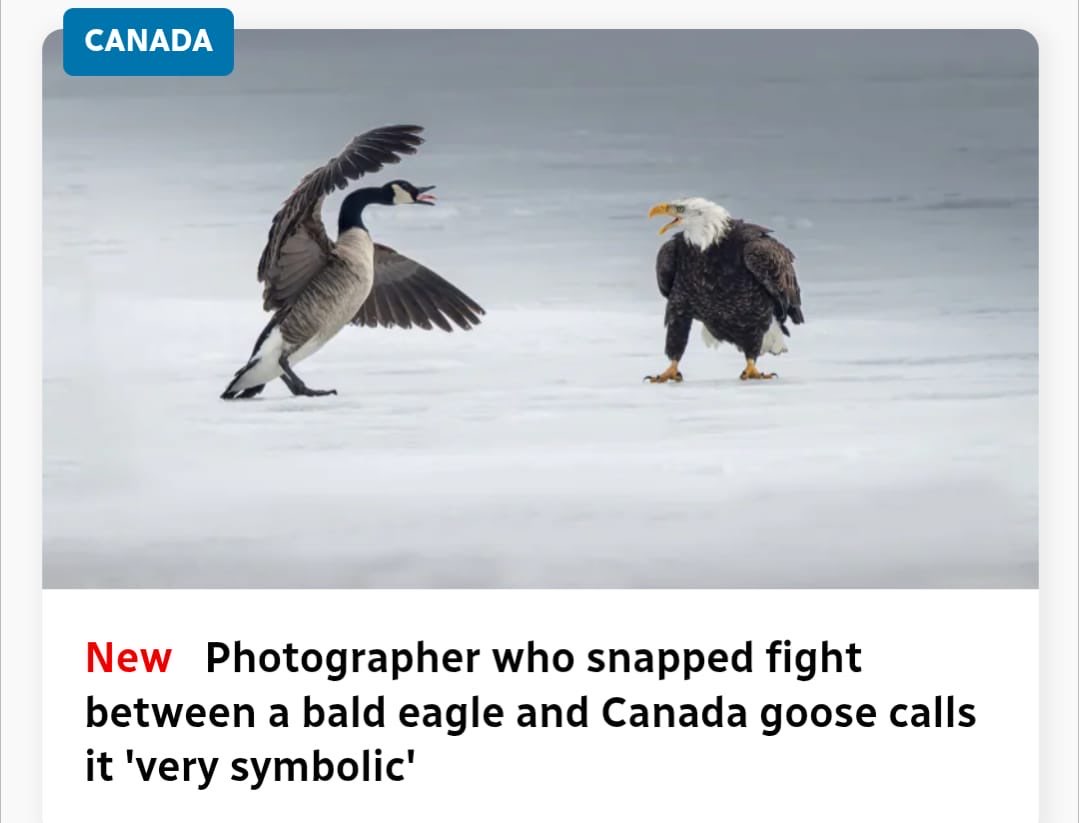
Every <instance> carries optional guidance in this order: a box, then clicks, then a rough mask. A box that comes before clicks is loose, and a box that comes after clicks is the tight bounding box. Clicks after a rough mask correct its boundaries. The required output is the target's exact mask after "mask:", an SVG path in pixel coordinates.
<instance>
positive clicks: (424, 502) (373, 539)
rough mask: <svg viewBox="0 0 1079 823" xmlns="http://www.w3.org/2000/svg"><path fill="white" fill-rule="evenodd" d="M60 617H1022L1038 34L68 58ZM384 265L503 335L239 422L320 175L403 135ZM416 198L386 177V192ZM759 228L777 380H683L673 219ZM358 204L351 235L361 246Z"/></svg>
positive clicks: (521, 39)
mask: <svg viewBox="0 0 1079 823" xmlns="http://www.w3.org/2000/svg"><path fill="white" fill-rule="evenodd" d="M43 54H44V72H45V75H44V79H45V106H44V155H45V169H44V172H45V242H44V246H45V248H44V259H45V276H44V283H45V300H44V303H45V335H46V339H45V388H44V391H45V478H44V480H45V582H46V585H49V586H101V585H120V586H150V585H156V586H185V585H186V586H419V585H425V586H426V585H429V586H442V585H449V586H454V585H472V586H575V585H592V586H661V585H671V586H681V585H697V586H1032V585H1036V582H1037V528H1036V524H1037V464H1036V456H1035V455H1036V448H1037V429H1036V421H1037V395H1036V387H1037V50H1036V45H1035V43H1034V40H1033V39H1032V38H1031V37H1030V36H1029V35H1027V34H1025V33H1022V32H1017V31H1010V32H1009V31H1003V32H993V31H978V32H962V31H951V32H943V31H938V32H925V31H918V32H913V31H912V32H898V31H890V32H858V31H849V32H794V31H786V32H782V31H779V32H747V31H702V32H629V31H627V32H542V31H541V32H433V31H426V32H425V31H420V32H393V31H370V32H361V31H351V32H330V31H293V32H277V31H273V32H271V31H241V32H237V39H236V70H235V72H234V73H233V74H232V75H231V76H230V77H227V78H130V79H129V78H71V77H67V76H66V75H64V74H63V71H62V68H61V59H60V54H61V42H60V35H59V34H55V35H53V36H52V37H50V38H49V40H47V41H46V44H45V47H44V52H43ZM393 122H415V123H419V124H422V125H424V126H426V127H427V129H428V132H427V137H428V143H427V145H426V146H424V147H423V149H422V150H421V153H420V154H419V155H417V156H416V157H414V158H409V159H408V160H406V161H405V162H404V163H402V164H401V165H400V166H399V167H397V168H395V169H392V170H391V174H392V176H401V177H405V178H408V179H410V180H412V181H414V182H415V183H417V184H431V183H434V184H437V186H438V189H437V193H438V194H439V195H440V197H441V200H440V205H439V206H438V207H437V208H435V209H403V208H401V209H387V210H383V211H380V212H378V213H377V214H376V213H372V215H371V218H370V220H369V223H370V225H371V228H372V231H373V233H374V234H375V236H376V237H377V238H378V239H380V240H382V241H384V242H388V243H389V244H391V245H394V246H396V247H398V248H400V249H401V250H402V251H404V252H405V253H407V254H409V255H411V256H414V257H416V258H417V259H420V260H422V261H423V262H425V263H428V264H430V265H432V267H434V268H435V269H436V270H438V271H440V272H441V273H442V274H444V275H445V276H447V277H449V278H450V279H451V280H453V281H454V282H456V283H457V284H458V285H460V286H461V287H462V288H464V289H465V290H466V291H468V292H469V293H470V294H472V295H473V296H475V297H476V298H477V299H479V300H480V302H482V303H483V304H484V305H485V306H486V307H487V308H488V310H489V315H488V317H487V319H486V322H485V323H484V325H483V326H481V327H480V328H479V329H477V330H475V331H473V332H470V333H468V334H467V335H464V334H455V335H450V336H444V335H436V334H433V333H432V334H425V333H422V332H403V331H394V332H389V331H386V332H370V331H356V330H346V331H345V332H343V333H342V335H341V337H340V338H339V339H338V340H335V341H334V343H333V344H331V345H330V346H328V347H327V348H326V349H325V350H324V351H323V352H321V353H320V354H319V355H318V357H316V358H314V359H312V360H311V361H309V362H308V363H305V364H304V365H303V368H302V369H301V374H303V375H304V376H305V378H306V379H307V380H308V382H310V383H311V384H312V385H317V386H323V385H326V386H335V387H337V388H338V389H339V390H340V392H341V395H340V397H338V398H334V399H332V400H331V401H329V402H311V401H297V400H293V399H292V398H289V397H287V396H286V393H285V392H284V390H282V389H280V388H279V387H271V389H269V390H268V391H267V393H266V395H265V396H264V398H263V399H262V400H261V401H260V402H258V403H250V404H246V405H243V406H238V405H225V404H223V403H220V402H219V401H217V399H216V397H217V395H218V394H219V393H220V391H221V388H223V386H224V383H225V382H227V378H228V377H229V376H230V375H231V373H232V371H233V370H235V368H237V367H238V366H239V365H240V364H241V363H242V361H243V359H244V356H245V355H246V354H247V353H248V351H249V348H250V344H251V341H252V340H253V338H254V336H255V335H256V334H257V332H258V330H259V328H260V327H261V324H262V323H263V322H264V320H263V317H262V315H261V313H260V311H259V289H258V285H257V284H256V283H255V275H254V271H255V263H256V261H257V258H258V254H259V252H260V251H261V247H262V243H263V241H264V239H265V234H266V230H267V227H268V225H269V219H270V217H271V216H272V214H273V212H274V211H275V210H276V207H277V206H278V204H279V203H280V201H281V200H282V199H283V198H284V197H285V196H286V195H287V194H288V192H289V191H291V189H292V187H293V186H294V185H295V183H296V182H297V181H298V180H299V178H300V177H301V176H302V175H303V174H304V173H305V172H307V171H308V170H310V169H311V168H313V167H314V166H316V165H318V164H319V163H321V162H323V161H324V160H325V159H327V158H328V157H330V156H331V155H332V154H334V153H335V152H336V151H337V150H338V149H339V148H340V147H341V146H342V145H343V144H344V143H345V142H346V141H347V140H348V139H349V138H351V136H352V135H354V134H356V133H358V132H360V131H363V130H366V129H368V128H371V127H373V126H375V125H381V124H387V123H393ZM385 179H390V178H389V176H387V175H382V176H380V177H379V178H377V179H376V182H378V181H381V180H385ZM691 194H697V195H703V196H707V197H710V198H712V199H714V200H718V201H720V202H722V203H724V204H725V205H727V207H728V208H729V209H730V210H731V211H732V212H734V213H735V214H736V215H739V216H744V217H746V218H749V219H752V220H755V221H757V222H761V223H764V224H766V225H770V226H772V227H773V228H775V229H776V231H777V232H778V234H779V236H780V237H781V239H783V240H784V241H785V242H787V243H788V244H789V245H790V246H791V247H792V248H793V249H794V250H795V252H796V254H797V256H798V266H799V277H800V279H801V281H802V288H803V292H804V295H805V302H806V313H807V318H808V322H807V324H806V325H805V326H804V327H801V328H799V329H797V330H796V331H795V335H794V338H793V340H792V345H791V352H790V354H787V355H784V356H783V358H781V359H779V360H773V361H770V362H769V363H768V364H767V365H768V366H769V368H774V369H775V370H776V371H779V372H780V375H781V379H780V381H778V382H777V383H775V384H774V385H769V386H753V387H747V386H744V385H741V384H739V382H738V381H737V379H736V377H737V374H738V371H739V370H740V369H741V365H742V364H741V361H740V359H739V357H738V355H737V352H735V351H734V350H733V349H723V350H721V351H720V352H718V353H717V352H712V351H706V350H705V349H704V348H703V346H701V345H700V343H699V340H698V339H697V338H696V336H695V337H694V340H693V342H692V344H691V347H690V350H689V352H688V354H687V358H686V361H685V363H684V366H685V369H684V370H685V372H686V374H687V383H685V384H684V385H682V386H680V387H677V388H673V389H672V388H670V387H642V386H641V385H640V384H639V380H640V377H641V375H643V374H644V373H646V372H654V371H656V370H657V369H658V368H660V367H662V366H663V365H664V360H663V356H662V355H663V352H662V349H663V329H662V302H661V300H660V298H659V296H658V294H657V293H656V290H655V283H654V275H653V269H652V265H653V260H654V256H655V251H656V249H657V247H658V244H659V240H658V238H657V237H656V230H657V228H658V224H657V223H655V222H653V223H649V222H648V221H647V220H646V219H645V214H646V213H647V210H648V207H649V206H650V205H651V204H652V203H655V202H657V201H659V200H664V199H670V198H674V197H679V196H687V195H691ZM338 202H339V197H337V198H334V199H332V200H331V202H329V203H328V205H327V210H326V221H327V224H328V225H330V226H331V227H332V226H333V222H334V221H333V216H334V214H335V209H336V205H337V203H338Z"/></svg>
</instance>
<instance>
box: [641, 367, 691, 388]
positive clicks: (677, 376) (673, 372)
mask: <svg viewBox="0 0 1079 823" xmlns="http://www.w3.org/2000/svg"><path fill="white" fill-rule="evenodd" d="M644 379H645V380H647V381H648V382H649V383H681V382H682V379H683V378H682V372H680V371H678V363H677V362H673V363H671V365H669V366H668V367H667V368H666V369H665V370H664V371H663V372H662V373H661V374H655V375H648V376H646V377H645V378H644Z"/></svg>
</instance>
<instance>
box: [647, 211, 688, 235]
mask: <svg viewBox="0 0 1079 823" xmlns="http://www.w3.org/2000/svg"><path fill="white" fill-rule="evenodd" d="M661 214H664V215H666V216H668V217H673V218H674V220H672V221H671V222H670V223H667V224H665V225H664V226H663V228H661V229H660V230H659V233H660V234H663V233H664V232H666V231H667V229H669V228H671V227H672V226H677V225H678V224H679V223H681V222H682V218H681V217H679V216H678V212H676V211H675V210H674V206H672V205H671V204H670V203H657V204H656V205H654V206H652V208H651V209H650V210H649V211H648V217H649V218H653V217H657V216H658V215H661Z"/></svg>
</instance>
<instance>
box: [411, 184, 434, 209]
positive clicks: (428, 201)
mask: <svg viewBox="0 0 1079 823" xmlns="http://www.w3.org/2000/svg"><path fill="white" fill-rule="evenodd" d="M433 188H434V186H417V187H416V202H417V203H423V204H424V205H425V206H433V205H434V204H435V196H434V195H433V194H426V193H425V192H429V191H430V190H431V189H433Z"/></svg>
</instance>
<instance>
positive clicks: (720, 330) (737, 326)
mask: <svg viewBox="0 0 1079 823" xmlns="http://www.w3.org/2000/svg"><path fill="white" fill-rule="evenodd" d="M661 214H662V215H667V216H669V217H673V218H674V219H673V220H671V222H669V223H667V224H666V225H665V226H663V228H661V229H660V230H659V233H660V234H663V233H664V232H666V231H667V230H668V229H671V228H674V227H676V226H677V227H678V228H680V229H681V230H682V231H681V232H680V233H678V234H677V235H675V236H674V237H673V238H671V239H670V240H668V241H667V242H666V243H664V244H663V246H662V247H661V248H660V250H659V255H658V257H657V258H656V279H657V280H658V282H659V291H660V294H662V295H663V296H664V297H665V298H667V313H666V318H665V322H666V326H667V357H668V358H670V361H671V362H670V365H669V366H668V367H667V369H666V370H665V371H663V372H661V373H660V374H657V375H653V376H649V377H646V378H645V379H646V380H648V381H649V382H650V383H666V382H668V381H674V382H681V381H682V373H681V372H680V371H679V370H678V363H679V361H680V360H681V359H682V355H683V354H684V353H685V351H686V344H687V343H688V342H689V331H690V327H691V326H692V325H693V321H694V320H699V321H701V323H702V324H703V325H704V340H705V343H707V344H708V345H710V346H718V345H719V343H720V342H723V341H726V342H728V343H733V344H734V345H735V346H737V347H738V349H739V350H740V351H741V352H742V354H744V355H745V358H746V367H745V369H744V370H743V371H742V374H741V379H742V380H767V379H769V378H772V377H775V374H769V373H766V372H762V371H760V370H759V369H758V368H757V358H758V357H760V355H761V354H762V353H763V352H767V353H769V354H782V353H783V352H785V351H787V344H786V342H785V341H784V340H783V338H784V337H789V336H790V331H789V330H788V329H787V325H786V321H787V320H788V318H789V319H790V320H791V322H793V323H802V322H803V321H804V319H805V318H804V317H803V315H802V295H801V291H800V289H799V287H798V280H797V278H796V277H795V275H794V254H792V253H791V250H790V249H788V248H787V247H786V246H784V245H783V244H782V243H780V242H779V241H778V240H776V239H775V238H774V237H772V232H771V229H766V228H764V227H763V226H757V225H754V224H753V223H746V222H743V221H742V220H736V219H734V218H733V217H731V215H730V214H729V213H728V212H727V210H726V209H725V208H723V207H722V206H720V205H718V204H716V203H713V202H711V201H710V200H705V199H704V198H702V197H689V198H686V199H683V200H673V201H671V202H669V203H660V204H659V205H656V206H653V207H652V210H651V211H650V212H649V213H648V216H649V217H655V216H656V215H661Z"/></svg>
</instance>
